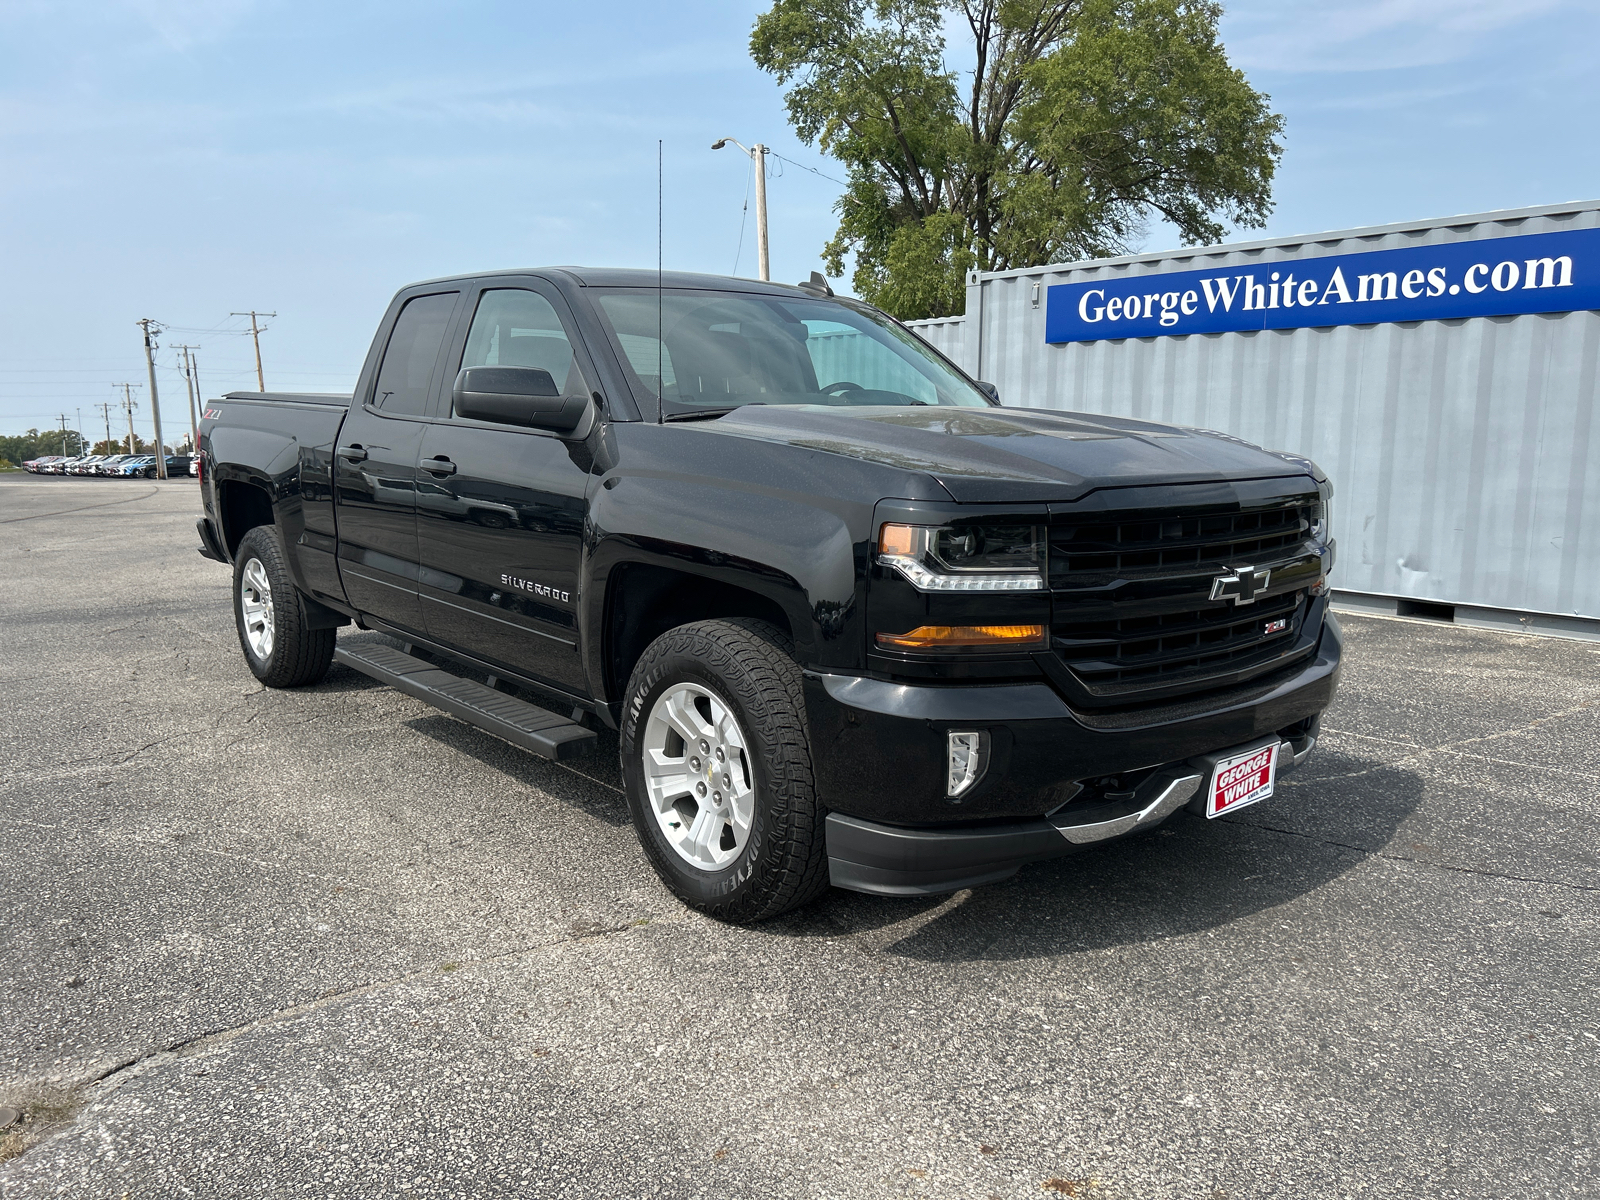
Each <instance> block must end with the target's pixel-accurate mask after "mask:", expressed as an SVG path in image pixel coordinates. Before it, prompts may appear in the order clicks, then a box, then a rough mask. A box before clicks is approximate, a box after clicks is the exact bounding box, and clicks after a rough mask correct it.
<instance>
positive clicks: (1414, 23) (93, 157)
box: [0, 0, 1600, 437]
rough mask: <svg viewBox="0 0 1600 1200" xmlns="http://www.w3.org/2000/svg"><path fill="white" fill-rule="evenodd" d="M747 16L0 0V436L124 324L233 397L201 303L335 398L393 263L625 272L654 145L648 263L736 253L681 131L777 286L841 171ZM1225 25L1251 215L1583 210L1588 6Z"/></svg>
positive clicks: (249, 382)
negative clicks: (257, 332) (795, 124)
mask: <svg viewBox="0 0 1600 1200" xmlns="http://www.w3.org/2000/svg"><path fill="white" fill-rule="evenodd" d="M763 7H764V5H763V4H761V3H758V2H754V0H751V2H744V0H678V2H677V3H673V4H665V5H664V4H659V3H633V2H628V3H618V2H613V3H600V4H588V5H574V4H570V3H560V4H556V3H543V2H539V0H523V2H521V3H500V2H494V0H463V2H457V3H452V4H443V3H427V4H425V3H412V2H409V0H386V2H385V3H382V4H378V3H367V2H364V0H362V2H357V0H350V2H338V0H335V2H332V3H330V2H327V0H324V2H323V3H304V2H298V0H159V2H157V0H122V2H101V3H87V2H78V0H0V156H3V157H0V206H3V209H0V214H3V215H0V269H3V271H4V277H5V283H6V286H5V288H4V292H3V300H0V304H3V314H0V315H3V320H0V330H3V333H0V432H6V433H13V432H19V431H21V430H23V429H25V428H27V427H29V426H39V427H43V426H47V425H52V424H54V423H55V418H56V414H58V413H60V412H62V411H65V412H66V413H67V416H68V422H69V424H74V423H76V419H77V411H78V410H80V409H81V410H82V413H83V423H84V425H85V427H86V428H87V429H88V430H90V431H95V430H100V431H102V433H103V424H102V422H101V421H100V418H99V417H98V415H97V414H96V413H95V409H94V407H93V406H95V405H97V404H99V403H100V402H102V401H107V400H111V399H112V398H113V393H112V384H114V383H117V382H120V381H122V380H129V381H132V382H140V383H142V382H143V380H144V366H143V359H142V354H141V351H140V343H139V340H138V331H137V329H136V327H135V326H134V324H133V322H134V321H135V320H136V319H137V318H139V317H144V316H150V317H155V318H157V319H159V320H161V321H163V322H166V323H168V324H169V325H171V326H173V327H174V328H173V332H170V333H169V334H168V335H167V336H166V341H167V342H169V343H172V342H180V341H186V342H190V343H195V344H198V345H200V346H201V347H202V348H201V350H200V351H199V352H198V356H199V360H200V368H201V378H202V383H203V385H204V387H205V390H206V394H207V395H213V396H214V395H218V394H220V393H221V392H223V391H226V390H230V389H235V388H243V387H253V386H254V370H253V365H252V359H251V355H250V348H249V342H248V339H247V338H243V337H240V336H239V335H238V333H237V330H238V329H239V327H240V326H241V324H243V323H242V322H241V321H240V320H239V319H237V318H230V317H229V315H228V314H229V313H230V312H233V311H235V310H243V309H249V308H256V309H259V310H263V311H266V310H276V311H277V312H278V314H279V316H278V317H277V319H276V320H274V321H272V322H270V323H269V324H270V325H271V329H270V330H269V332H268V333H267V334H266V335H265V336H264V337H263V339H262V353H263V357H264V359H265V361H266V370H267V385H268V387H272V388H277V389H282V390H318V389H329V390H336V389H337V390H344V389H348V388H349V387H350V386H351V384H352V383H353V381H354V376H355V372H356V370H357V369H358V367H359V365H360V361H361V358H362V356H363V355H364V353H365V351H366V347H367V342H368V339H369V338H370V336H371V332H372V326H373V325H374V323H375V322H376V320H377V318H378V316H379V315H380V313H381V311H382V309H383V306H384V304H385V302H386V301H387V299H388V297H389V296H390V295H391V294H392V293H393V292H394V290H395V289H396V288H398V287H400V286H402V285H403V284H405V283H408V282H410V281H413V280H416V279H421V278H426V277H429V276H434V275H444V274H452V273H456V272H460V271H470V270H474V269H485V268H493V267H507V266H523V265H530V266H531V265H539V264H548V263H588V264H597V265H600V264H604V265H649V264H651V263H653V262H654V260H655V156H656V139H657V138H661V139H663V140H664V142H665V146H666V261H667V265H668V266H669V267H677V268H682V269H689V270H701V271H712V272H718V273H728V272H732V271H733V270H734V267H735V262H736V260H737V265H738V273H739V274H745V275H753V274H754V273H755V254H754V242H755V236H754V228H753V225H746V227H745V229H744V237H743V248H742V253H741V252H740V240H739V237H740V220H741V209H742V206H743V204H744V202H745V197H746V192H747V188H748V184H749V170H748V160H747V159H745V158H744V157H742V156H741V155H739V153H738V152H737V150H734V149H732V148H729V149H725V150H723V151H720V152H715V153H714V152H712V151H711V150H710V149H709V146H710V144H711V142H712V141H713V140H714V139H715V138H717V137H720V136H723V135H732V136H734V137H737V138H739V139H740V140H741V141H744V142H745V143H746V144H748V143H750V142H752V141H756V140H762V141H766V142H767V143H768V144H770V145H772V146H773V147H774V148H775V149H776V150H777V151H778V152H779V153H780V154H782V155H784V156H786V157H787V158H788V159H790V160H791V162H789V163H774V164H773V168H772V169H773V172H774V177H773V178H772V180H771V182H770V184H769V196H770V205H771V227H772V242H773V250H772V263H773V274H774V277H775V278H778V279H781V280H798V279H802V278H804V277H805V276H806V275H807V274H808V273H809V272H810V271H812V270H814V269H816V268H818V267H819V266H820V261H819V252H820V248H821V246H822V244H823V243H824V242H825V241H826V240H827V237H828V235H829V234H830V232H831V231H832V228H833V214H832V212H831V206H832V203H833V201H834V199H835V197H836V196H837V195H838V192H839V190H840V189H839V187H838V185H837V184H835V183H833V182H831V181H830V180H829V179H826V178H823V177H821V176H819V175H817V174H813V173H811V172H810V171H807V170H804V169H802V167H810V168H813V169H814V170H816V171H821V172H823V174H825V175H834V176H841V175H842V171H841V170H840V169H839V168H838V167H837V166H836V165H834V164H830V163H829V162H828V161H827V160H825V159H823V158H821V157H820V156H819V155H818V154H817V153H816V152H815V151H813V150H810V149H808V148H806V147H804V146H802V145H800V144H799V143H798V142H797V141H796V139H795V138H794V136H793V135H792V134H791V133H790V131H789V130H788V127H787V125H786V123H785V121H784V118H783V107H782V97H781V94H780V91H779V89H778V88H777V86H776V85H775V84H774V82H773V81H772V79H771V78H769V77H768V76H766V75H764V74H762V73H761V72H760V71H758V70H757V69H756V68H755V67H754V66H753V65H752V64H751V63H750V60H749V57H748V53H747V50H746V44H747V38H748V35H749V29H750V25H751V23H752V21H753V20H754V18H755V16H756V14H757V13H758V12H760V11H761V9H762V8H763ZM1223 33H1224V37H1225V40H1226V42H1227V44H1228V47H1229V52H1230V54H1231V55H1232V57H1233V59H1234V61H1235V63H1236V64H1237V65H1239V66H1240V67H1242V68H1243V69H1244V70H1245V71H1246V72H1247V73H1248V74H1249V76H1250V78H1251V80H1252V82H1253V83H1254V84H1255V85H1256V86H1257V87H1258V88H1261V89H1262V90H1264V91H1267V92H1269V93H1270V94H1271V95H1272V98H1273V104H1274V107H1275V108H1276V109H1277V110H1278V111H1280V112H1282V113H1283V114H1284V115H1285V116H1286V118H1287V120H1288V130H1287V137H1286V144H1287V153H1286V155H1285V157H1284V161H1283V165H1282V168H1281V171H1280V173H1279V177H1278V183H1277V187H1276V197H1277V210H1276V212H1275V214H1274V216H1273V218H1272V221H1271V223H1270V225H1269V227H1268V230H1267V232H1268V233H1271V234H1286V235H1289V234H1299V233H1310V232H1316V231H1321V230H1326V229H1337V228H1347V227H1350V226H1356V225H1365V224H1374V223H1380V222H1386V221H1398V220H1407V219H1412V218H1423V217H1433V216H1442V215H1451V214H1456V213H1466V212H1477V211H1483V210H1488V209H1496V208H1510V207H1517V206H1521V205H1529V204H1544V203H1554V202H1559V201H1567V200H1575V199H1595V198H1600V179H1597V171H1600V167H1597V163H1600V155H1597V154H1596V149H1597V147H1596V136H1595V133H1594V122H1593V114H1594V113H1595V112H1596V111H1600V72H1596V71H1595V70H1594V69H1593V63H1592V53H1593V47H1594V46H1596V45H1600V5H1597V4H1596V3H1595V2H1594V0H1586V2H1583V3H1574V2H1564V0H1524V2H1518V0H1316V2H1311V0H1239V2H1238V3H1234V4H1230V5H1229V6H1228V15H1227V17H1226V18H1225V21H1224V25H1223ZM779 171H781V172H782V174H781V175H778V174H777V172H779ZM1235 236H1236V237H1240V238H1244V237H1254V236H1259V235H1258V234H1255V233H1253V232H1250V231H1245V232H1242V233H1239V234H1236V235H1235ZM1173 244H1175V240H1174V239H1173V238H1172V237H1171V235H1170V233H1169V231H1167V230H1166V229H1164V228H1162V227H1160V226H1154V227H1152V228H1151V230H1150V231H1149V234H1148V237H1147V238H1146V243H1145V247H1146V248H1147V249H1161V248H1165V247H1167V246H1170V245H1173ZM160 361H161V364H162V369H161V372H160V374H159V376H158V380H159V383H160V387H161V391H162V396H163V413H164V414H165V418H166V419H165V425H166V428H167V430H168V432H169V437H170V435H171V431H172V430H173V429H174V428H180V427H182V426H183V425H185V424H186V423H187V417H186V414H184V413H183V409H184V407H185V402H184V400H183V388H182V384H181V382H180V381H179V378H178V376H177V375H176V374H175V373H174V372H173V370H172V369H171V363H172V361H173V358H172V354H171V352H170V351H169V350H167V349H166V348H163V351H162V355H161V360H160ZM145 390H146V389H144V388H141V389H140V391H139V393H138V394H139V397H140V400H141V408H140V411H139V428H140V429H141V431H147V430H148V427H149V425H148V422H149V408H148V402H147V397H145V396H144V391H145ZM116 431H117V428H116V425H115V422H114V423H113V432H114V433H115V432H116ZM145 435H146V436H148V433H147V432H146V434H145Z"/></svg>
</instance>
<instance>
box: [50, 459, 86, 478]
mask: <svg viewBox="0 0 1600 1200" xmlns="http://www.w3.org/2000/svg"><path fill="white" fill-rule="evenodd" d="M85 457H87V456H86V455H81V454H75V455H73V456H72V457H71V458H58V459H56V460H55V461H54V462H52V463H51V464H50V465H49V466H48V467H46V468H45V474H47V475H67V474H70V473H71V471H72V467H73V466H74V464H76V463H77V462H78V461H79V460H80V459H83V458H85Z"/></svg>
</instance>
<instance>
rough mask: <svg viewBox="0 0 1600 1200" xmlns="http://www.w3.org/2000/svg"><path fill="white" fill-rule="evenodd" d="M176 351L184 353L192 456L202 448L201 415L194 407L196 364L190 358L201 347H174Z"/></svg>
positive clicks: (184, 381) (184, 384)
mask: <svg viewBox="0 0 1600 1200" xmlns="http://www.w3.org/2000/svg"><path fill="white" fill-rule="evenodd" d="M173 349H174V350H181V351H183V386H184V388H185V389H187V391H188V393H189V432H190V437H189V452H190V453H191V454H192V453H193V452H194V451H196V450H198V449H199V447H200V414H199V412H198V410H197V409H196V408H195V406H194V402H195V395H194V392H195V378H194V362H193V360H192V359H190V357H189V351H191V350H198V349H200V347H199V346H174V347H173Z"/></svg>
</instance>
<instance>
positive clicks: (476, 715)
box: [333, 645, 597, 759]
mask: <svg viewBox="0 0 1600 1200" xmlns="http://www.w3.org/2000/svg"><path fill="white" fill-rule="evenodd" d="M333 661H334V662H337V663H343V664H344V665H345V666H347V667H349V668H350V669H351V670H353V671H360V672H361V673H362V674H363V675H370V676H371V677H372V678H373V679H376V680H377V681H378V682H379V683H386V684H388V685H389V686H390V687H392V688H397V689H398V690H400V691H402V692H404V693H405V694H406V695H408V696H415V697H416V698H417V699H418V700H421V701H422V702H423V703H424V704H431V705H433V706H434V707H435V708H442V709H444V711H445V712H447V713H449V714H450V715H451V716H452V717H459V718H460V719H461V720H463V721H465V722H466V723H467V724H468V725H476V726H477V727H478V728H479V729H481V730H483V731H484V732H485V733H492V734H494V736H495V737H497V738H503V739H504V740H505V741H508V742H510V743H511V744H512V745H513V746H520V747H521V748H522V749H524V750H528V751H531V752H532V753H534V754H537V755H538V756H539V757H540V758H554V759H563V758H576V757H577V756H578V755H580V754H587V753H588V752H589V751H590V750H592V749H594V745H595V742H596V741H597V738H596V736H595V733H594V731H593V730H592V729H585V728H584V727H583V726H582V725H578V724H575V723H573V721H572V720H570V719H569V718H567V717H563V716H559V715H557V714H556V713H553V712H549V711H548V710H546V709H543V708H539V707H538V706H537V705H533V704H529V703H528V702H527V701H526V700H518V699H517V698H516V697H515V696H508V695H506V694H505V693H504V692H497V691H495V690H494V689H493V688H491V687H486V686H485V685H483V684H481V683H474V682H473V681H472V680H470V679H463V678H461V676H459V675H452V674H451V673H450V672H449V671H442V670H440V669H439V668H438V667H436V666H434V665H433V664H432V663H429V662H423V661H422V659H420V658H413V657H412V656H411V655H409V654H403V653H401V652H400V651H399V650H396V649H395V648H394V647H393V646H383V645H377V646H360V647H348V646H340V647H338V648H337V649H335V650H334V652H333Z"/></svg>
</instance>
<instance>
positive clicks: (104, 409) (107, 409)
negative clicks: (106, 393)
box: [95, 404, 111, 453]
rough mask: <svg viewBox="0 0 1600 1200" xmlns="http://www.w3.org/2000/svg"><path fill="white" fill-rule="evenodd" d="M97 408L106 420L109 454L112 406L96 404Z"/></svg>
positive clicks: (108, 449)
mask: <svg viewBox="0 0 1600 1200" xmlns="http://www.w3.org/2000/svg"><path fill="white" fill-rule="evenodd" d="M95 407H96V408H98V409H99V410H100V415H101V416H102V417H104V418H105V419H106V451H107V452H108V453H109V452H110V450H111V405H109V404H96V405H95Z"/></svg>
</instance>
